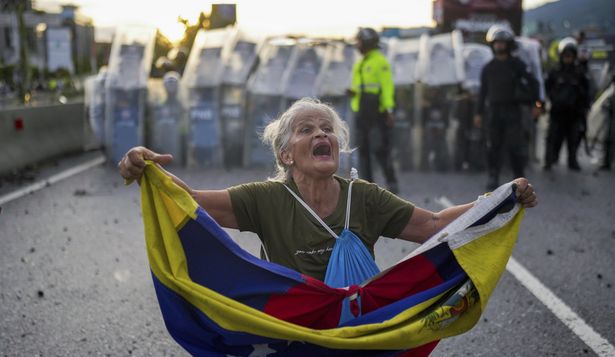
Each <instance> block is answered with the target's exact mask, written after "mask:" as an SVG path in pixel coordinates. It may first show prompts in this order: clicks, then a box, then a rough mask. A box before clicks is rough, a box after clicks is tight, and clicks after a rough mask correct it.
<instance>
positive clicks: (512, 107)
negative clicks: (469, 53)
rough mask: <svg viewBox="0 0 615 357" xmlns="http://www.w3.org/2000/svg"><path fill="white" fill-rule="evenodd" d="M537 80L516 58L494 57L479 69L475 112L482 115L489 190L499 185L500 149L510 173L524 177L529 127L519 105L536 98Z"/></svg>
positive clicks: (527, 153)
mask: <svg viewBox="0 0 615 357" xmlns="http://www.w3.org/2000/svg"><path fill="white" fill-rule="evenodd" d="M523 83H525V85H523ZM537 83H538V82H537V81H536V79H535V78H534V77H533V76H532V74H530V73H529V72H528V71H527V67H526V65H525V63H523V62H522V61H521V60H520V59H518V58H516V57H512V56H508V58H507V59H506V60H499V59H497V58H494V59H492V60H491V61H490V62H489V63H487V65H486V66H485V67H484V68H483V71H482V73H481V87H480V95H479V98H478V108H477V109H478V110H477V111H478V114H480V115H481V116H482V117H483V118H484V119H483V123H484V129H485V136H486V146H487V171H488V175H489V182H488V186H489V188H490V189H493V188H495V187H497V186H498V184H499V183H498V182H499V175H500V167H501V160H502V151H505V152H506V153H507V154H508V156H509V158H510V164H511V167H512V171H513V174H514V176H515V177H521V176H524V169H525V165H526V163H527V160H528V156H529V152H528V150H529V128H527V127H526V125H525V124H524V122H523V120H522V118H521V105H524V104H530V103H534V102H535V101H536V100H537V99H538V91H537V88H538V84H537Z"/></svg>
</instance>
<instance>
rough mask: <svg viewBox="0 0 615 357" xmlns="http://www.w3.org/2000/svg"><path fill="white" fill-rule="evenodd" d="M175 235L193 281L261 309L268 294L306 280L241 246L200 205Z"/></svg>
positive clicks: (283, 291) (278, 292) (286, 289)
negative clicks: (193, 218)
mask: <svg viewBox="0 0 615 357" xmlns="http://www.w3.org/2000/svg"><path fill="white" fill-rule="evenodd" d="M178 235H179V237H180V240H181V243H182V246H183V248H184V254H185V256H186V263H187V265H188V273H189V275H190V278H191V279H192V281H194V282H195V283H197V284H199V285H202V286H206V287H208V288H209V289H211V290H214V291H216V292H218V293H220V294H222V295H224V296H227V297H230V298H232V299H234V300H237V301H239V302H241V303H243V304H246V305H248V306H251V307H253V308H256V309H259V310H262V309H263V308H264V306H265V304H266V303H267V300H268V299H269V295H271V294H283V293H285V292H286V291H288V289H290V288H291V287H293V286H295V285H297V284H302V283H303V282H304V281H305V278H304V277H303V276H302V275H301V274H299V273H298V272H296V271H294V270H291V269H289V268H286V267H283V266H280V265H277V264H272V263H269V262H267V261H263V260H260V259H258V258H256V257H254V256H253V255H251V254H250V253H248V252H246V251H245V250H243V249H242V248H241V247H239V245H237V243H235V242H234V241H233V240H232V239H231V238H230V237H229V235H228V233H227V232H225V231H224V230H223V229H221V228H220V226H218V225H217V224H216V223H215V221H213V219H212V218H211V217H210V216H209V215H208V214H207V213H206V212H205V211H204V210H202V209H201V208H199V209H198V210H197V220H196V221H195V220H192V219H190V220H188V221H187V222H186V224H185V225H184V226H183V227H182V229H181V230H180V231H179V232H178ZM212 267H224V268H223V271H220V270H216V271H212ZM238 282H244V283H243V284H238ZM245 282H249V284H246V283H245Z"/></svg>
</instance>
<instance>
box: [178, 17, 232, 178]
mask: <svg viewBox="0 0 615 357" xmlns="http://www.w3.org/2000/svg"><path fill="white" fill-rule="evenodd" d="M230 36H231V30H230V29H219V30H210V31H200V32H199V33H198V34H197V36H196V38H195V40H194V44H193V46H192V50H191V51H190V57H189V58H188V62H187V63H186V69H185V70H184V74H183V76H182V82H181V87H182V97H183V101H184V105H185V107H186V108H187V109H186V110H187V115H188V123H187V125H188V135H187V138H186V141H187V143H186V144H187V150H186V156H187V164H188V166H198V167H220V166H222V162H223V148H222V130H221V123H220V85H221V83H222V75H223V73H224V63H225V61H226V58H227V53H228V49H229V45H230Z"/></svg>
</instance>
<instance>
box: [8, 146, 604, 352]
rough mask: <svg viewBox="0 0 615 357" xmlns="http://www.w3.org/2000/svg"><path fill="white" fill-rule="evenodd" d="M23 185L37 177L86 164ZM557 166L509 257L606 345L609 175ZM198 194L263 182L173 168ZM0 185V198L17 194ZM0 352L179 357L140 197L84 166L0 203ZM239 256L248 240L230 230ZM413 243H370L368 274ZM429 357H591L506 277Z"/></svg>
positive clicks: (251, 242) (434, 185)
mask: <svg viewBox="0 0 615 357" xmlns="http://www.w3.org/2000/svg"><path fill="white" fill-rule="evenodd" d="M91 155H92V154H90V156H89V157H87V156H83V157H76V158H70V159H67V160H63V161H61V162H59V163H58V164H57V165H55V166H53V167H50V168H46V169H43V170H41V171H40V172H37V173H35V174H34V176H35V178H36V179H42V178H44V177H47V176H49V175H51V174H53V173H54V172H57V171H62V170H64V169H65V168H67V167H72V166H74V165H75V164H77V163H78V162H80V161H84V160H86V159H91ZM582 164H583V166H584V170H583V171H582V172H580V173H577V172H569V171H567V170H566V168H565V167H556V168H554V170H553V171H552V172H549V173H545V172H542V171H540V170H536V169H535V170H532V171H528V174H527V176H528V177H529V178H530V179H531V181H532V182H533V184H534V186H535V187H536V190H537V192H538V194H539V199H540V205H539V206H538V207H537V208H534V209H531V210H528V211H527V212H526V217H525V219H524V222H523V224H522V227H521V231H520V234H519V240H518V243H517V246H516V248H515V251H514V254H513V257H514V258H515V259H516V260H517V261H518V262H519V263H520V264H522V265H523V266H524V267H525V268H527V269H528V270H529V271H530V272H531V273H532V274H533V275H534V276H535V277H536V278H537V279H538V280H540V282H542V284H544V286H545V287H546V288H548V289H549V290H550V291H552V292H553V293H554V294H555V295H556V296H557V297H559V299H561V301H562V302H563V303H565V304H566V305H567V306H569V307H570V308H571V309H572V310H573V311H574V312H575V313H576V314H577V315H578V316H579V317H580V318H581V319H583V320H584V321H585V322H586V323H587V325H589V326H590V328H591V329H592V330H593V331H594V332H595V333H597V334H599V335H600V336H602V337H603V338H604V339H606V340H607V341H608V343H609V344H610V345H611V347H612V345H613V344H615V286H614V285H615V269H614V268H613V266H614V262H615V223H614V221H615V204H614V203H613V200H614V198H615V173H614V172H607V173H605V172H594V171H593V169H592V168H591V167H590V166H591V165H590V164H589V163H588V162H584V163H582ZM174 172H176V173H177V174H178V175H179V176H180V177H182V178H184V179H185V180H186V181H187V182H188V183H189V184H191V185H193V186H195V187H202V188H223V187H226V186H229V185H233V184H237V183H242V182H247V181H253V180H260V179H264V178H265V177H266V176H267V172H265V171H253V170H235V171H230V172H228V171H222V170H200V171H196V170H193V171H189V170H184V169H177V170H175V171H174ZM400 178H401V183H402V184H401V193H400V194H401V196H403V197H405V198H407V199H409V200H410V201H413V202H415V203H416V204H417V205H418V206H422V207H425V208H428V209H433V210H439V209H442V208H443V205H444V203H443V202H445V201H446V200H443V199H442V197H445V198H446V199H448V200H449V201H450V202H452V203H465V202H468V201H472V200H474V199H475V198H476V197H477V195H479V194H481V193H482V192H484V183H485V177H484V174H482V173H478V174H476V173H449V174H436V173H417V172H404V173H401V174H400ZM28 179H29V178H28V177H26V178H25V179H24V180H22V181H21V182H20V181H19V180H18V181H17V182H16V183H13V184H11V183H8V184H7V183H5V184H4V185H3V186H2V187H0V197H2V195H6V194H8V193H10V192H13V191H14V190H16V189H17V188H19V187H24V186H25V185H27V184H29V183H30V182H29V181H28ZM1 208H2V211H1V213H0V274H1V275H0V354H2V355H4V356H36V355H38V356H88V355H93V356H128V355H134V356H184V355H187V354H186V352H184V351H183V350H182V349H181V348H180V347H179V346H178V345H177V344H176V343H175V342H174V341H173V340H172V339H171V337H170V336H169V334H168V333H167V332H166V329H165V327H164V323H163V321H162V319H161V315H160V311H159V308H158V304H157V301H156V298H155V295H154V290H153V286H152V282H151V277H150V272H149V268H148V263H147V257H146V253H145V247H144V240H143V225H142V221H141V216H140V201H139V191H138V189H137V187H136V186H131V187H125V186H124V185H123V183H122V180H121V178H120V177H119V176H118V174H117V173H116V171H115V169H114V168H113V167H110V166H96V167H94V168H91V169H89V170H86V171H84V172H82V173H79V174H77V175H74V176H72V177H70V178H67V179H65V180H62V181H60V182H57V183H54V184H51V185H49V186H48V187H44V188H42V189H41V190H39V191H37V192H34V193H32V194H27V195H25V196H24V197H21V198H18V199H14V200H12V201H10V202H7V203H4V204H2V206H1ZM231 233H232V235H233V237H234V238H235V239H236V240H237V241H238V242H240V244H242V245H243V246H244V247H245V248H246V249H247V250H249V251H251V252H256V251H257V249H258V243H257V240H256V238H255V237H254V236H252V235H250V234H245V233H244V234H240V233H238V232H235V231H231ZM413 248H414V246H413V245H412V244H409V243H407V242H401V241H396V240H387V239H381V241H380V242H379V243H378V245H377V247H376V254H377V263H378V264H379V265H380V267H381V268H384V267H387V266H390V265H391V264H394V263H395V262H396V261H397V260H399V259H400V258H402V257H403V256H405V255H407V254H408V253H409V252H410V251H411V250H412V249H413ZM432 355H433V356H593V355H596V353H595V352H594V350H592V348H591V347H590V346H588V344H586V343H585V342H584V341H583V340H582V339H581V338H580V337H579V336H578V335H577V334H576V333H575V332H573V331H572V330H571V329H570V328H568V327H567V326H566V325H565V324H564V322H562V321H561V320H560V319H559V318H558V317H557V316H556V315H555V314H554V313H553V312H552V311H550V310H549V309H548V308H547V307H546V306H545V305H544V304H543V303H542V302H541V301H540V300H539V299H537V298H536V297H535V296H534V295H533V294H532V293H531V292H530V291H529V290H528V289H527V288H526V287H525V286H524V285H523V284H522V283H521V282H520V281H519V280H517V279H516V278H515V277H514V276H513V275H512V274H510V273H509V272H505V273H504V275H503V277H502V279H501V281H500V283H499V285H498V287H497V289H496V291H495V292H494V294H493V296H492V298H491V300H490V302H489V305H488V308H487V310H486V311H485V313H484V314H483V316H482V318H481V321H480V322H479V323H478V324H477V325H476V326H475V327H474V328H473V329H472V330H471V331H469V332H467V333H465V334H464V335H461V336H458V337H454V338H450V339H446V340H444V341H442V342H441V343H440V344H439V346H438V347H437V349H436V350H435V351H434V353H433V354H432Z"/></svg>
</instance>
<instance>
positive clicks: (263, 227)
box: [118, 98, 537, 280]
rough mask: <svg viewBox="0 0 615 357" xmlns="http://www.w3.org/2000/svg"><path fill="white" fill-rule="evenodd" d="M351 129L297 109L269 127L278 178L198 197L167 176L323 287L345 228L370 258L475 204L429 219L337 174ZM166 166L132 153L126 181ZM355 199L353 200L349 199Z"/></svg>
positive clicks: (306, 106) (318, 110)
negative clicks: (384, 240)
mask: <svg viewBox="0 0 615 357" xmlns="http://www.w3.org/2000/svg"><path fill="white" fill-rule="evenodd" d="M348 136H349V135H348V128H347V126H346V124H345V123H344V122H343V121H342V120H341V119H340V117H339V116H338V115H337V114H336V113H335V111H334V110H333V109H332V108H331V107H329V106H328V105H326V104H323V103H321V102H319V101H318V100H315V99H309V98H304V99H301V100H299V101H297V102H295V103H294V104H293V105H292V106H291V107H290V108H289V109H288V110H287V111H286V112H285V113H283V114H282V115H281V116H280V118H278V119H276V120H274V121H272V122H271V123H269V125H268V126H267V127H266V128H265V132H264V135H263V139H264V141H265V142H266V143H267V144H270V146H271V147H272V149H273V153H274V155H275V160H276V164H277V175H276V176H275V177H274V178H272V179H269V180H267V181H263V182H253V183H247V184H242V185H239V186H234V187H230V188H228V189H225V190H196V189H193V188H191V187H189V186H188V185H186V184H185V183H184V182H183V181H181V180H180V179H179V178H177V177H175V176H173V175H172V174H170V173H168V174H169V175H170V176H171V177H172V178H173V180H174V181H175V183H177V184H178V185H180V186H181V187H183V188H184V189H185V190H186V191H188V192H189V193H190V194H191V195H192V197H194V199H195V200H196V202H197V203H198V204H199V205H200V206H201V207H203V208H204V209H205V210H206V211H207V212H208V213H209V214H210V215H211V216H212V217H213V218H214V219H215V220H216V221H217V222H218V223H219V224H220V225H221V226H223V227H227V228H235V229H239V230H242V231H251V232H254V233H256V234H257V235H258V236H259V237H260V239H261V241H262V243H263V248H264V252H265V256H266V257H267V258H268V259H269V260H270V261H272V262H274V263H278V264H281V265H284V266H287V267H289V268H291V269H294V270H296V271H298V272H300V273H303V274H306V275H309V276H311V277H314V278H317V279H319V280H323V279H324V277H325V273H326V271H327V264H328V261H329V258H330V256H331V251H332V250H333V246H334V244H335V238H334V237H336V236H337V235H338V234H340V232H342V231H343V230H344V228H347V230H349V231H351V232H352V233H354V235H356V236H357V237H358V238H359V239H360V241H361V242H362V243H363V244H364V245H365V247H366V248H367V249H368V251H369V252H370V253H371V255H372V259H373V247H374V244H375V243H376V241H377V240H378V238H379V237H381V236H385V237H397V238H400V239H404V240H409V241H413V242H417V243H422V242H424V241H425V240H427V239H428V238H429V237H431V236H432V235H434V234H435V233H437V232H438V231H439V230H440V229H442V228H443V227H445V226H446V225H447V224H449V223H450V222H451V221H453V220H454V219H455V218H457V217H459V216H460V215H461V214H462V213H464V212H465V211H467V210H468V209H470V208H471V207H472V205H473V203H467V204H464V205H459V206H454V207H450V208H447V209H444V210H442V211H440V212H431V211H429V210H425V209H422V208H419V207H415V206H414V205H413V204H412V203H410V202H408V201H406V200H404V199H401V198H399V197H397V196H396V195H394V194H392V193H390V192H389V191H387V190H385V189H383V188H381V187H379V186H377V185H376V184H373V183H369V182H366V181H363V180H349V179H345V178H342V177H339V176H337V175H335V173H336V171H337V169H338V166H339V155H340V152H341V151H342V152H343V151H348ZM145 159H146V160H152V161H154V162H156V163H158V164H161V165H164V164H166V163H169V162H170V161H171V160H172V157H171V156H170V155H161V154H157V153H154V152H152V151H150V150H148V149H146V148H144V147H135V148H133V149H131V150H130V151H128V152H127V153H126V155H125V156H124V157H123V159H122V160H121V161H120V163H119V165H118V166H119V170H120V173H121V175H122V176H123V177H124V178H125V179H138V178H139V177H140V176H141V175H142V173H143V169H144V167H145V162H144V160H145ZM514 182H515V183H516V184H517V191H516V192H517V198H518V201H519V202H520V203H521V204H523V205H524V206H525V207H533V206H535V205H536V204H537V199H536V194H535V192H534V189H533V188H532V185H531V184H529V183H528V181H527V180H526V179H525V178H517V179H515V180H514ZM349 196H350V197H349Z"/></svg>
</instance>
